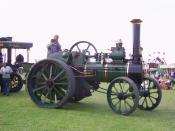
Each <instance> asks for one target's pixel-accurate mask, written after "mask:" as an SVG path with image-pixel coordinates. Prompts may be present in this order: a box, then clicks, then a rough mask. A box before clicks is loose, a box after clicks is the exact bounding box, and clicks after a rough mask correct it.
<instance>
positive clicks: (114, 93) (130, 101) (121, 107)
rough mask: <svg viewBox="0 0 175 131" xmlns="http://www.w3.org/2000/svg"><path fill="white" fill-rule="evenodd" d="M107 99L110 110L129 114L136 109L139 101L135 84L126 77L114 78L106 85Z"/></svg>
mask: <svg viewBox="0 0 175 131" xmlns="http://www.w3.org/2000/svg"><path fill="white" fill-rule="evenodd" d="M107 100H108V104H109V106H110V107H111V109H112V111H114V112H115V113H118V114H122V115H129V114H130V113H132V112H133V111H135V110H136V108H137V106H138V102H139V92H138V89H137V86H136V84H135V83H134V81H133V80H131V79H130V78H127V77H117V78H115V79H114V80H112V82H111V83H110V85H109V87H108V90H107Z"/></svg>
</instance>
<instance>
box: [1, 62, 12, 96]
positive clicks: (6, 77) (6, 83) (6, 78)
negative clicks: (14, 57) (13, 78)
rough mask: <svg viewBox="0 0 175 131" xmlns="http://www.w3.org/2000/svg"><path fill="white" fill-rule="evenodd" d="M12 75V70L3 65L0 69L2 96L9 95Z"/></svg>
mask: <svg viewBox="0 0 175 131" xmlns="http://www.w3.org/2000/svg"><path fill="white" fill-rule="evenodd" d="M12 73H13V70H12V68H11V67H10V66H7V65H6V63H4V64H3V66H2V67H1V69H0V74H2V81H3V94H4V95H6V96H9V93H10V74H12Z"/></svg>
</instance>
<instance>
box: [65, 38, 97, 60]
mask: <svg viewBox="0 0 175 131" xmlns="http://www.w3.org/2000/svg"><path fill="white" fill-rule="evenodd" d="M72 52H77V53H83V54H84V55H88V56H92V55H94V54H96V53H97V49H96V48H95V46H94V45H93V44H92V43H90V42H88V41H78V42H76V43H75V44H74V45H73V46H72V47H71V48H70V50H69V54H71V53H72ZM69 61H70V55H69V57H68V62H69Z"/></svg>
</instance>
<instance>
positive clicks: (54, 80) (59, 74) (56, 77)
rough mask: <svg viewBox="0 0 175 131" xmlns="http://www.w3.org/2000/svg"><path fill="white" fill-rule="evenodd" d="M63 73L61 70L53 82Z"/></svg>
mask: <svg viewBox="0 0 175 131" xmlns="http://www.w3.org/2000/svg"><path fill="white" fill-rule="evenodd" d="M63 73H64V70H62V71H61V72H60V73H59V74H58V75H56V76H55V78H54V79H53V80H54V81H55V80H56V79H57V78H58V77H60V76H61V75H62V74H63Z"/></svg>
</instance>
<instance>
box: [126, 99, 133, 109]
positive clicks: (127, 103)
mask: <svg viewBox="0 0 175 131" xmlns="http://www.w3.org/2000/svg"><path fill="white" fill-rule="evenodd" d="M124 102H125V103H126V104H127V105H128V106H129V107H130V108H132V106H131V105H130V104H129V103H128V102H127V101H126V100H124Z"/></svg>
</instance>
